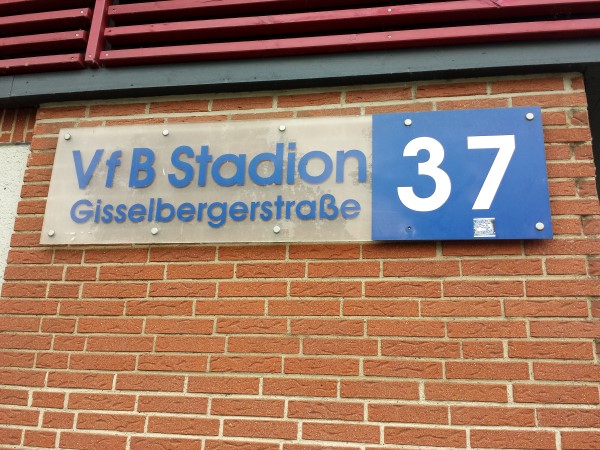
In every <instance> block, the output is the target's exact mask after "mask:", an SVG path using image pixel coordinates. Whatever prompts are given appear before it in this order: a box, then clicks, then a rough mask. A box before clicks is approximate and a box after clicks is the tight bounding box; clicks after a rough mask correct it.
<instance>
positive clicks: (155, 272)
mask: <svg viewBox="0 0 600 450" xmlns="http://www.w3.org/2000/svg"><path fill="white" fill-rule="evenodd" d="M164 271H165V266H163V265H150V264H148V265H146V264H144V265H127V266H110V265H108V266H101V267H100V278H99V279H100V280H107V281H116V280H162V279H163V277H164Z"/></svg>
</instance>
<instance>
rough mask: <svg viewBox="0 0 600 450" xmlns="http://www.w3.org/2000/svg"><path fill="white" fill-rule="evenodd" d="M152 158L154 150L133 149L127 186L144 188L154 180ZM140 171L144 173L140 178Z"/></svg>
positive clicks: (153, 157)
mask: <svg viewBox="0 0 600 450" xmlns="http://www.w3.org/2000/svg"><path fill="white" fill-rule="evenodd" d="M142 159H143V161H142ZM154 159H155V156H154V152H153V151H152V150H150V149H149V148H134V149H133V155H132V157H131V171H130V172H129V187H132V188H145V187H148V186H150V185H151V184H152V183H153V182H154V177H155V176H156V171H155V170H154V168H153V167H152V165H153V164H154ZM141 172H143V173H145V174H146V175H145V176H144V177H143V178H140V173H141Z"/></svg>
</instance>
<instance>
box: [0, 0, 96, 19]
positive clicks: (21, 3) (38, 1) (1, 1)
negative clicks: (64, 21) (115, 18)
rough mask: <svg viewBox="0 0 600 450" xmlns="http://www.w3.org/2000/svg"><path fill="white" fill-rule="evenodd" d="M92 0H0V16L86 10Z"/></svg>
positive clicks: (91, 3)
mask: <svg viewBox="0 0 600 450" xmlns="http://www.w3.org/2000/svg"><path fill="white" fill-rule="evenodd" d="M93 3H94V0H60V1H56V0H0V15H3V16H9V15H11V14H27V13H35V12H43V11H55V10H57V9H67V8H86V7H89V6H91V5H93Z"/></svg>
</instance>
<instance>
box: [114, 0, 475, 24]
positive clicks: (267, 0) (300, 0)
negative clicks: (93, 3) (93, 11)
mask: <svg viewBox="0 0 600 450" xmlns="http://www.w3.org/2000/svg"><path fill="white" fill-rule="evenodd" d="M483 1H487V0H483ZM373 3H374V2H373V0H370V1H369V0H320V1H318V2H315V1H308V2H307V1H306V0H219V1H214V0H166V1H158V2H144V3H132V4H124V5H113V6H111V7H110V8H109V10H108V15H109V17H110V18H111V19H114V20H115V21H116V22H117V23H120V24H126V23H144V22H153V21H156V20H157V19H158V20H159V21H170V20H177V19H190V18H209V17H218V16H222V17H236V16H240V15H245V14H267V13H273V12H275V11H276V12H290V11H307V10H308V11H311V10H313V11H314V10H325V9H335V8H349V7H353V6H354V7H356V6H361V5H363V6H367V5H373ZM375 3H379V2H375ZM382 3H384V4H388V2H382Z"/></svg>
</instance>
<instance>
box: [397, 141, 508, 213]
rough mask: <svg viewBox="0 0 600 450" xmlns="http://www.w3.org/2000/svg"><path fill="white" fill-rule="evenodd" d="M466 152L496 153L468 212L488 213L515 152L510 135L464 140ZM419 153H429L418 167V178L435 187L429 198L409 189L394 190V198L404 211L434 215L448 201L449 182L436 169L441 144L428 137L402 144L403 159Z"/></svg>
mask: <svg viewBox="0 0 600 450" xmlns="http://www.w3.org/2000/svg"><path fill="white" fill-rule="evenodd" d="M467 148H468V149H469V150H486V149H487V150H489V149H498V154H497V155H496V158H495V159H494V162H493V163H492V166H491V167H490V170H489V172H488V174H487V176H486V178H485V181H484V182H483V185H482V186H481V189H480V191H479V194H478V195H477V198H476V199H475V203H474V204H473V208H472V209H490V206H491V204H492V202H493V201H494V197H495V196H496V192H498V188H499V187H500V183H501V182H502V178H504V174H505V173H506V169H507V167H508V164H509V163H510V160H511V158H512V155H513V153H514V151H515V136H514V135H512V134H509V135H498V136H468V137H467ZM421 150H425V151H427V152H428V153H429V159H428V160H427V161H424V162H420V163H419V164H418V174H419V175H425V176H429V177H431V178H432V179H433V181H434V183H435V189H434V191H433V193H432V194H431V195H430V196H429V197H419V196H417V195H416V194H415V192H414V189H413V188H412V187H407V186H400V187H398V198H399V199H400V201H401V202H402V203H404V205H405V206H406V207H407V208H409V209H412V210H413V211H422V212H427V211H434V210H436V209H438V208H440V207H441V206H442V205H443V204H444V203H446V201H447V200H448V198H449V197H450V192H451V190H452V182H451V181H450V177H449V176H448V174H447V173H446V172H444V171H443V170H442V169H440V167H439V166H440V164H441V163H442V161H443V160H444V147H443V146H442V144H441V143H440V142H439V141H437V140H436V139H433V138H431V137H418V138H415V139H413V140H411V141H410V142H409V143H408V144H406V147H404V153H403V156H416V155H417V153H419V151H421Z"/></svg>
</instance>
